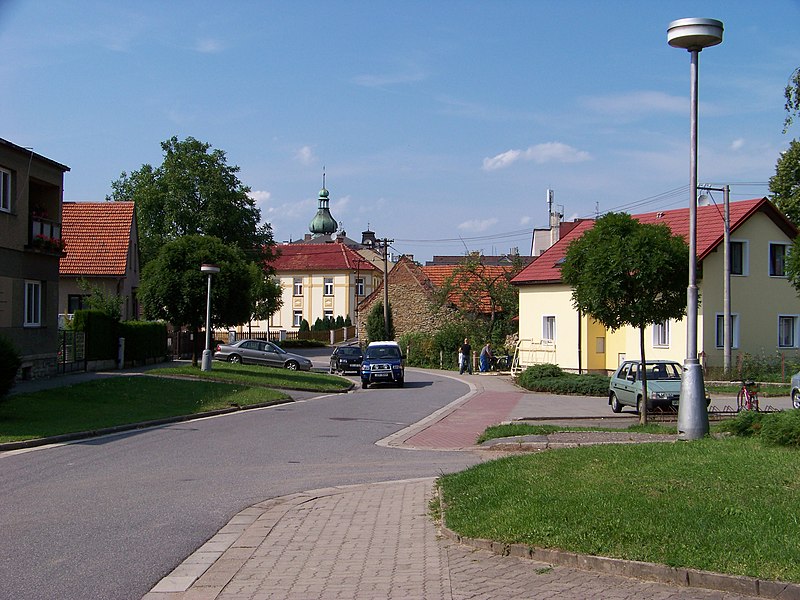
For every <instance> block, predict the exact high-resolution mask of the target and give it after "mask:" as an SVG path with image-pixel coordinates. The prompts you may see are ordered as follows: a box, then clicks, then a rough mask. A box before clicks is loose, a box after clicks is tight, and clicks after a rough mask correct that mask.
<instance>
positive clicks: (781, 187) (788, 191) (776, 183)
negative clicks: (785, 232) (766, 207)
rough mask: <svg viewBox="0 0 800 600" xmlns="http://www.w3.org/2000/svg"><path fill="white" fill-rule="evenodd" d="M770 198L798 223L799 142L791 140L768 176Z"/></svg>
mask: <svg viewBox="0 0 800 600" xmlns="http://www.w3.org/2000/svg"><path fill="white" fill-rule="evenodd" d="M769 191H770V192H772V198H771V200H772V201H773V202H774V203H775V206H777V207H778V208H779V209H780V210H781V211H783V213H784V214H785V215H786V216H787V217H788V218H789V220H790V221H791V222H792V223H794V224H795V225H800V142H798V141H797V140H792V141H791V142H790V144H789V149H788V150H786V152H783V153H782V154H781V157H780V158H779V159H778V163H777V164H776V165H775V175H773V176H772V177H770V178H769Z"/></svg>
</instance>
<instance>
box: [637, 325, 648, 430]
mask: <svg viewBox="0 0 800 600" xmlns="http://www.w3.org/2000/svg"><path fill="white" fill-rule="evenodd" d="M639 349H640V351H641V357H642V364H641V368H640V372H641V374H642V409H641V410H640V411H639V425H647V361H646V360H645V357H644V326H642V327H639Z"/></svg>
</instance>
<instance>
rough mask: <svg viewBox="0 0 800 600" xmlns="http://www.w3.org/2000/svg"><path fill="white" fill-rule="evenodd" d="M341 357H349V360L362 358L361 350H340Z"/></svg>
mask: <svg viewBox="0 0 800 600" xmlns="http://www.w3.org/2000/svg"><path fill="white" fill-rule="evenodd" d="M339 355H340V356H347V357H349V358H351V357H354V356H361V349H360V348H339Z"/></svg>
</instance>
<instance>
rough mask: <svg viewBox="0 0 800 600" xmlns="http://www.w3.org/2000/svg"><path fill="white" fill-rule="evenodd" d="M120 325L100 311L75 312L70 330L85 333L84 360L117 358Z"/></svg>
mask: <svg viewBox="0 0 800 600" xmlns="http://www.w3.org/2000/svg"><path fill="white" fill-rule="evenodd" d="M119 327H120V323H119V321H117V320H116V319H114V318H112V317H109V316H108V315H107V314H106V313H104V312H103V311H100V310H76V311H75V316H74V317H73V318H72V329H74V330H75V331H83V332H85V333H86V360H107V359H116V358H117V340H118V338H119V337H120V333H119Z"/></svg>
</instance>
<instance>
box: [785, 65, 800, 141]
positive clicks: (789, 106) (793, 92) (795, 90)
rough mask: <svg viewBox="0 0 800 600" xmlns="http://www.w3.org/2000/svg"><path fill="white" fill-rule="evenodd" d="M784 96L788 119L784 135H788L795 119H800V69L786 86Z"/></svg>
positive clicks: (795, 71) (793, 74)
mask: <svg viewBox="0 0 800 600" xmlns="http://www.w3.org/2000/svg"><path fill="white" fill-rule="evenodd" d="M783 96H784V98H786V104H784V108H785V109H786V118H785V119H784V121H783V133H786V132H787V131H789V127H791V125H792V123H793V122H794V119H795V118H796V117H800V68H797V69H795V70H794V71H793V72H792V74H791V76H789V83H787V84H786V89H785V90H784V91H783Z"/></svg>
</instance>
